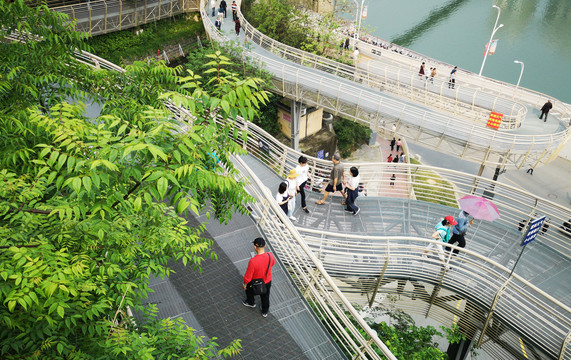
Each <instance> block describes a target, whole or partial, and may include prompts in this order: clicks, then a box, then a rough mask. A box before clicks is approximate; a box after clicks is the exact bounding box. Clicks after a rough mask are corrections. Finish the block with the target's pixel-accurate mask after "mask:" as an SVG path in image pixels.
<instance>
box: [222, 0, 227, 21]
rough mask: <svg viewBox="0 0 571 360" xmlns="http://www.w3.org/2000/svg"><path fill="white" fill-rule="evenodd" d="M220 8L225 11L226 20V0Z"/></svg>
mask: <svg viewBox="0 0 571 360" xmlns="http://www.w3.org/2000/svg"><path fill="white" fill-rule="evenodd" d="M220 7H221V8H222V10H224V18H226V8H227V7H228V5H227V4H226V1H225V0H222V1H221V2H220Z"/></svg>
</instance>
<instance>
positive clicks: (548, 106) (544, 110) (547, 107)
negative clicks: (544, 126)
mask: <svg viewBox="0 0 571 360" xmlns="http://www.w3.org/2000/svg"><path fill="white" fill-rule="evenodd" d="M552 107H553V104H552V103H551V100H547V102H546V103H545V104H543V106H542V107H541V115H539V118H540V119H541V118H543V115H545V120H543V122H546V121H547V114H548V113H549V110H551V108H552Z"/></svg>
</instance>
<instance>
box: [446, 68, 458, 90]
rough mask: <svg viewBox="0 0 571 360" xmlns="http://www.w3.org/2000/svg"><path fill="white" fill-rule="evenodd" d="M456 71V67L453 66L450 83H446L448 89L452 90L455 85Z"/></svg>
mask: <svg viewBox="0 0 571 360" xmlns="http://www.w3.org/2000/svg"><path fill="white" fill-rule="evenodd" d="M456 70H458V66H454V69H452V71H451V72H450V81H448V88H449V89H454V85H456Z"/></svg>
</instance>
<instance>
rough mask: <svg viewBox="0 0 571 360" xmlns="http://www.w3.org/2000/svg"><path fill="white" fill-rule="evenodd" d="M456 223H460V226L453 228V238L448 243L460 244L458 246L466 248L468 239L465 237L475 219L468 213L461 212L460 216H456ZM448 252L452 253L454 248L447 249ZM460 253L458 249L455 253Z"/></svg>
mask: <svg viewBox="0 0 571 360" xmlns="http://www.w3.org/2000/svg"><path fill="white" fill-rule="evenodd" d="M456 222H458V224H456V225H454V227H453V228H452V237H451V238H450V241H449V242H448V243H449V244H454V243H458V246H460V247H461V248H464V247H465V246H466V239H465V238H464V236H465V235H466V231H467V230H468V228H469V227H470V226H472V224H473V223H474V219H473V218H472V217H471V216H470V214H468V213H467V212H466V211H464V210H461V211H460V213H459V214H458V216H456ZM446 250H447V251H450V250H452V248H450V247H446ZM458 252H460V250H458V249H454V251H453V253H454V255H456V254H458Z"/></svg>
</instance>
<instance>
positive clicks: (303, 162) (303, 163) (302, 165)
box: [295, 156, 309, 214]
mask: <svg viewBox="0 0 571 360" xmlns="http://www.w3.org/2000/svg"><path fill="white" fill-rule="evenodd" d="M297 161H298V162H299V165H298V166H296V167H295V171H296V172H297V173H298V174H299V176H298V177H297V191H298V192H299V193H300V194H301V209H302V210H303V211H305V212H306V213H307V214H309V210H307V204H306V203H305V184H307V180H308V179H309V177H308V175H307V171H308V170H309V167H308V166H307V158H306V157H305V156H300V157H299V159H298V160H297Z"/></svg>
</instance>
